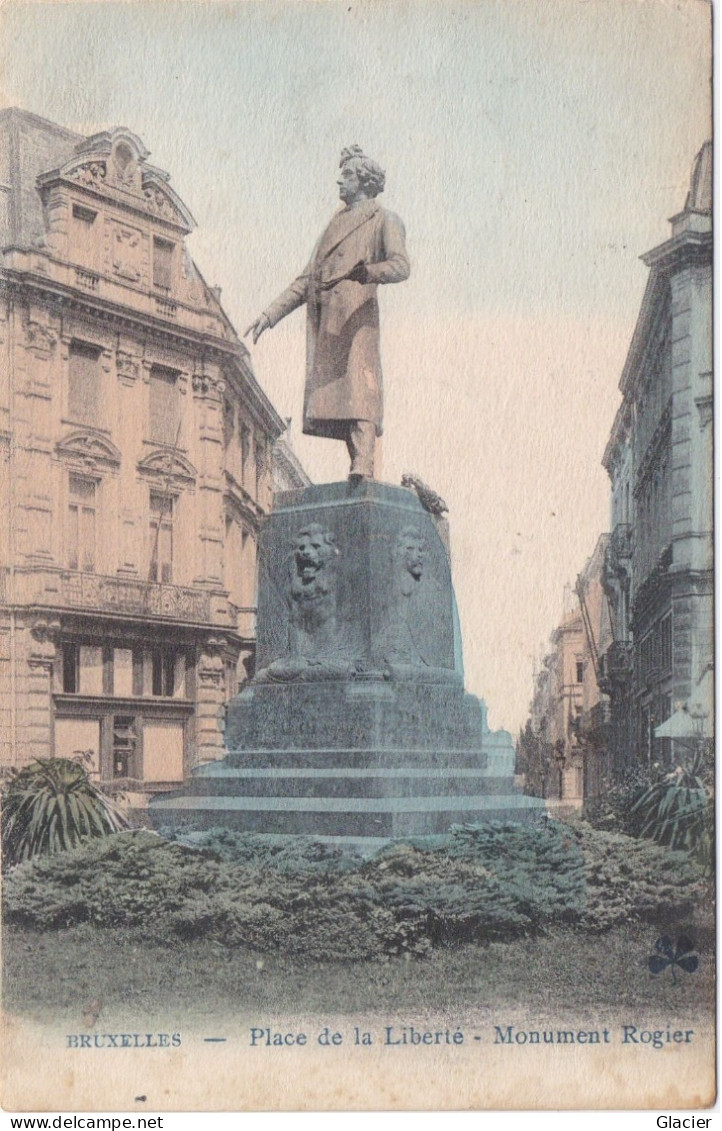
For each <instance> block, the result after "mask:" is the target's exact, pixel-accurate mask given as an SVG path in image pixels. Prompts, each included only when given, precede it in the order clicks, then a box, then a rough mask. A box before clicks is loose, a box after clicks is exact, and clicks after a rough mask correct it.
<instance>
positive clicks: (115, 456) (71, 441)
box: [56, 428, 121, 467]
mask: <svg viewBox="0 0 722 1131" xmlns="http://www.w3.org/2000/svg"><path fill="white" fill-rule="evenodd" d="M56 451H57V453H58V455H61V456H65V457H66V458H72V459H76V460H82V461H83V462H84V463H85V464H86V465H87V464H90V463H96V464H101V465H106V466H111V467H119V466H120V460H121V454H120V449H119V448H116V446H115V444H114V443H113V442H112V441H111V440H109V439H108V438H107V436H101V435H99V434H98V433H97V432H90V431H87V430H86V429H82V428H78V429H75V430H74V431H73V432H69V433H68V434H67V435H66V436H63V437H62V438H61V439H60V440H58V443H57V446H56Z"/></svg>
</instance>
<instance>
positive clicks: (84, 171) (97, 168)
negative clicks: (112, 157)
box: [66, 161, 107, 188]
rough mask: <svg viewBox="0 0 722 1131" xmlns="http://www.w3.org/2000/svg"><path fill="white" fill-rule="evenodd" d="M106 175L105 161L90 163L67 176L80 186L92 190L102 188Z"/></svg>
mask: <svg viewBox="0 0 722 1131" xmlns="http://www.w3.org/2000/svg"><path fill="white" fill-rule="evenodd" d="M106 175H107V168H106V164H105V161H89V162H88V163H87V164H86V165H80V166H78V168H77V169H73V170H72V171H71V172H69V173H67V174H66V176H67V177H69V179H70V180H71V181H77V182H78V184H80V185H88V186H89V187H91V188H102V187H103V185H104V184H105V178H106Z"/></svg>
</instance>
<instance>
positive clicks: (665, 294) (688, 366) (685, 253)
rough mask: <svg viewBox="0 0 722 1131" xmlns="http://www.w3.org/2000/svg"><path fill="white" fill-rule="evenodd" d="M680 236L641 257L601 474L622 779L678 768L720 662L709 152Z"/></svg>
mask: <svg viewBox="0 0 722 1131" xmlns="http://www.w3.org/2000/svg"><path fill="white" fill-rule="evenodd" d="M670 222H671V226H672V233H671V237H670V238H669V239H668V240H667V241H666V242H665V243H662V244H660V245H659V246H658V247H656V248H654V250H652V251H650V252H648V253H647V254H646V255H644V256H643V257H642V258H643V260H644V262H645V263H646V264H647V265H648V266H649V268H650V273H649V279H648V282H647V287H646V290H645V293H644V298H643V300H642V307H641V311H640V314H639V318H638V321H637V325H636V328H635V331H634V335H633V338H632V342H631V345H630V348H629V353H628V355H627V360H626V363H625V366H624V370H623V373H622V377H621V381H620V389H621V391H622V398H623V399H622V403H621V405H620V407H619V410H618V412H617V416H616V419H615V422H614V426H613V429H612V434H611V437H610V440H609V443H608V445H607V449H606V452H605V454H604V460H603V463H604V466H605V468H606V469H607V471H608V473H609V476H610V479H611V483H612V525H613V528H612V534H611V538H610V542H609V548H608V551H607V562H606V568H605V588H606V591H607V595H608V598H609V603H610V610H611V612H612V629H613V640H612V641H611V642H610V646H609V648H608V650H607V651H606V652H605V654H604V655H603V656H602V665H601V667H602V678H603V686H604V687H605V690H607V691H608V692H609V694H610V696H611V703H612V746H613V757H614V764H615V767H616V768H617V769H618V770H620V769H622V768H623V767H624V766H625V765H627V764H629V763H630V761H632V760H635V759H636V760H638V761H639V762H642V763H643V764H644V763H647V764H651V763H652V762H655V761H662V762H664V761H665V760H668V759H669V758H671V756H672V749H671V745H670V742H669V740H668V739H662V738H658V737H656V736H655V731H656V729H657V727H659V726H660V725H661V724H663V723H664V722H665V721H666V720H667V719H669V717H670V716H671V715H672V714H673V713H674V711H675V710H676V709H677V708H678V707H679V706H680V704H683V703H686V702H689V701H690V700H691V699H692V697H693V696H694V694H695V691H696V688H697V687H698V685H699V684H700V683H701V682H702V680H703V677H704V676H705V673H706V672H708V671H709V670H710V669H711V666H712V663H713V658H714V644H713V625H714V619H713V535H712V523H713V518H712V514H713V511H712V471H713V462H712V461H713V449H712V440H713V426H712V146H711V142H707V143H705V145H704V146H703V147H702V149H701V150H700V152H699V153H698V154H697V157H696V159H695V162H694V166H693V169H692V177H691V183H690V189H689V193H688V194H687V198H686V201H685V205H684V209H683V210H682V212H680V213H679V214H678V215H676V216H674V217H672V220H671V221H670ZM707 710H708V713H709V714H710V715H711V711H712V704H711V702H710V703H709V704H708V706H707Z"/></svg>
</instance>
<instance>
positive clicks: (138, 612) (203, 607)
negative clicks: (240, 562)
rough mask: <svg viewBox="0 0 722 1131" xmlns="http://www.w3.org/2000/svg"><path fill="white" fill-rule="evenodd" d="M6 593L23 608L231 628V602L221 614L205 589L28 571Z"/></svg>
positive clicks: (73, 572)
mask: <svg viewBox="0 0 722 1131" xmlns="http://www.w3.org/2000/svg"><path fill="white" fill-rule="evenodd" d="M4 589H5V599H6V600H7V601H12V603H13V604H17V605H42V606H45V607H49V608H56V609H63V608H69V609H86V610H87V611H88V612H108V613H118V614H121V615H123V614H125V615H128V616H143V617H159V618H167V619H168V620H181V621H191V622H193V623H201V624H208V623H212V622H217V621H218V620H219V619H220V621H221V622H222V623H228V614H229V608H228V602H226V601H221V606H223V608H222V609H221V608H220V607H219V606H218V601H216V602H215V604H212V597H213V595H212V594H210V593H208V592H206V591H205V590H203V589H190V588H185V587H183V586H181V585H162V584H160V583H158V582H154V581H141V580H139V579H135V578H126V577H112V576H107V575H104V574H98V573H80V572H78V571H76V570H58V569H52V568H42V567H40V568H29V569H28V568H24V569H18V570H16V572H15V579H14V583H13V585H12V586H10V585H9V584H8V583H7V579H5V584H4ZM11 589H12V592H11V591H10V590H11ZM223 610H225V611H223ZM219 612H220V616H219Z"/></svg>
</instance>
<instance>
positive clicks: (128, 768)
mask: <svg viewBox="0 0 722 1131" xmlns="http://www.w3.org/2000/svg"><path fill="white" fill-rule="evenodd" d="M136 736H137V730H136V725H135V719H134V718H133V716H132V715H114V716H113V777H114V778H129V777H133V776H134V769H135V765H134V763H135V758H134V755H135V751H136V745H137V737H136Z"/></svg>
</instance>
